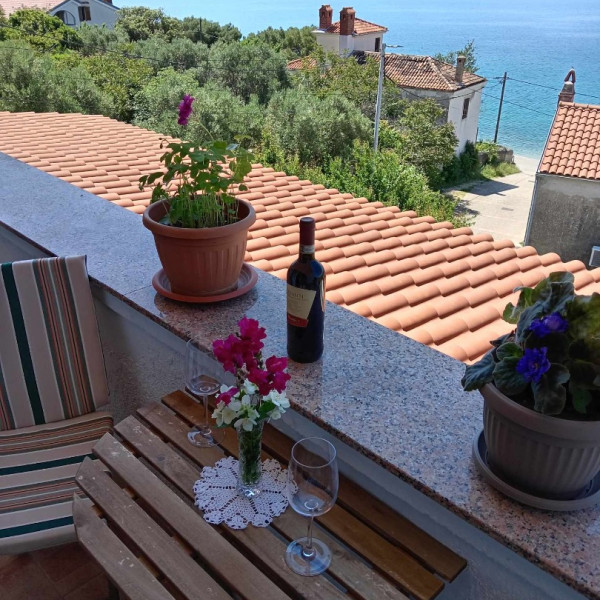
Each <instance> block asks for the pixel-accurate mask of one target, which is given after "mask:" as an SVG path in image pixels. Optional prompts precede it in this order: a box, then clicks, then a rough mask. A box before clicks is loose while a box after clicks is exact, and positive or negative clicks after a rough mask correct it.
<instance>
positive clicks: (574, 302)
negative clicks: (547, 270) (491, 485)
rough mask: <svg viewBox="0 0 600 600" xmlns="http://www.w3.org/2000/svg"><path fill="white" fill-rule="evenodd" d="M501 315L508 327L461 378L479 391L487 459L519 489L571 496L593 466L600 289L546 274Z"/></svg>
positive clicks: (598, 463) (599, 466)
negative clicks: (587, 289)
mask: <svg viewBox="0 0 600 600" xmlns="http://www.w3.org/2000/svg"><path fill="white" fill-rule="evenodd" d="M503 318H504V320H505V321H507V322H508V323H512V324H515V325H516V328H515V330H514V331H512V332H511V333H509V334H506V335H504V336H502V337H501V338H499V339H497V340H494V341H493V342H492V345H493V348H492V350H490V352H488V353H487V354H486V355H485V356H484V357H483V358H482V359H481V360H480V361H479V362H477V363H475V364H473V365H470V366H467V368H466V371H465V376H464V377H463V379H462V385H463V388H464V389H465V390H467V391H470V390H475V389H479V390H481V394H482V395H483V398H484V412H483V415H484V435H485V441H486V446H487V451H488V462H489V464H490V467H491V468H492V469H493V470H494V471H495V472H496V474H497V475H499V476H501V478H502V479H504V480H505V481H507V482H508V483H510V484H511V485H515V486H517V487H518V488H519V489H521V490H523V491H526V492H528V493H532V494H535V495H537V496H540V497H543V498H552V499H572V498H575V497H577V496H578V495H579V494H580V493H582V491H584V489H585V488H586V486H587V485H588V484H589V483H590V481H591V480H592V479H593V478H594V476H595V475H596V474H597V473H598V472H599V471H600V294H597V293H594V294H592V295H591V296H583V295H576V294H575V288H574V285H573V275H572V274H571V273H568V272H566V273H563V272H559V273H552V274H551V275H550V276H549V277H548V278H546V279H544V280H543V281H541V282H540V283H539V284H538V285H537V286H536V287H535V288H527V287H524V288H521V293H520V296H519V300H518V302H517V304H516V306H514V305H512V304H508V305H507V307H506V309H505V310H504V314H503Z"/></svg>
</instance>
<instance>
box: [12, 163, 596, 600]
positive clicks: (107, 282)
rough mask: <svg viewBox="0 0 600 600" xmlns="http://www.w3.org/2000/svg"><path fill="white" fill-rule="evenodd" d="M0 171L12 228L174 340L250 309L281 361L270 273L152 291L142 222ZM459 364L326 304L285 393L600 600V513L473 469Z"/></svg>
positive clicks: (19, 168) (277, 286)
mask: <svg viewBox="0 0 600 600" xmlns="http://www.w3.org/2000/svg"><path fill="white" fill-rule="evenodd" d="M0 172H2V173H3V177H0V223H2V224H3V226H4V227H7V228H8V229H11V230H13V231H16V232H19V233H20V235H22V236H23V237H24V238H26V239H31V240H34V241H35V243H36V244H37V245H38V246H39V247H41V248H44V249H47V250H48V251H50V252H51V253H54V254H62V255H65V254H76V253H85V254H87V255H88V268H89V272H90V275H91V276H92V277H93V278H94V279H96V280H97V281H99V282H100V283H101V285H103V286H105V287H106V289H108V290H109V291H110V292H111V293H113V294H114V295H116V296H117V297H119V298H121V299H123V300H124V301H125V302H127V303H128V304H130V305H131V306H133V307H135V308H136V309H137V310H139V311H141V312H142V313H144V314H146V315H147V316H148V317H149V318H151V319H153V320H155V321H156V322H158V323H160V324H161V325H163V326H164V327H166V328H167V329H169V330H170V331H172V332H173V333H175V334H176V335H179V336H181V337H187V336H194V337H197V338H198V339H200V340H204V341H206V342H207V344H208V342H210V340H212V339H214V338H216V337H224V336H226V335H228V334H229V333H230V332H232V331H233V330H234V329H235V327H236V323H237V321H238V320H239V319H240V318H241V317H242V316H243V315H244V314H246V315H248V316H250V317H253V318H256V319H258V320H259V321H260V322H261V324H262V325H264V326H265V327H266V329H267V333H268V339H267V347H266V352H267V353H273V354H279V355H285V325H284V324H285V315H284V310H285V296H284V293H285V285H284V283H283V282H282V281H280V280H278V279H276V278H275V277H273V276H271V275H268V274H264V273H260V274H259V281H258V285H257V286H256V288H254V289H253V290H252V291H251V292H249V293H248V294H247V295H245V296H243V297H242V298H239V299H236V300H230V301H227V302H223V303H221V304H218V305H184V304H179V303H177V302H172V301H170V300H166V299H164V298H162V297H160V296H158V295H157V294H156V293H155V292H154V290H153V289H152V288H151V287H150V285H149V282H150V280H151V278H152V275H153V273H154V272H155V271H156V270H157V269H158V268H159V266H160V265H159V263H158V259H157V257H156V253H155V251H154V245H153V241H152V237H151V235H150V233H149V232H147V231H146V230H145V229H144V228H143V226H142V223H141V220H140V219H139V217H138V216H137V215H133V214H129V213H127V212H126V211H123V210H122V209H120V208H119V207H116V206H111V205H109V204H108V203H106V202H104V201H103V200H101V199H99V198H97V197H95V196H93V195H91V194H87V193H85V192H82V191H81V190H79V189H77V188H74V187H72V186H70V185H69V184H67V183H64V182H62V181H60V180H57V179H55V178H53V177H51V176H49V175H46V174H44V173H42V172H40V171H38V170H36V169H34V168H32V167H29V166H27V165H24V164H22V163H19V162H18V161H15V160H13V159H9V158H7V157H5V156H3V155H0ZM6 173H10V174H11V175H13V176H11V177H7V176H6ZM49 198H52V202H51V203H50V202H49V201H48V199H49ZM40 207H44V209H43V211H42V210H40ZM463 369H464V367H463V365H462V364H461V363H458V362H457V361H455V360H453V359H451V358H449V357H447V356H445V355H442V354H440V353H438V352H436V351H434V350H431V349H429V348H427V347H425V346H422V345H421V344H418V343H417V342H414V341H412V340H410V339H408V338H405V337H403V336H401V335H399V334H397V333H395V332H393V331H390V330H388V329H386V328H384V327H381V326H380V325H377V324H375V323H372V322H370V321H368V320H367V319H363V318H362V317H359V316H357V315H355V314H353V313H351V312H349V311H346V310H344V309H343V308H340V307H337V306H335V305H332V304H328V306H327V313H326V350H325V354H324V356H323V358H322V359H321V361H319V362H318V363H315V364H312V365H297V364H292V365H291V367H290V372H291V374H292V381H291V382H290V385H289V395H290V397H291V400H292V401H293V404H294V408H295V409H296V410H298V411H300V412H301V413H303V414H305V415H306V416H308V417H309V418H310V419H312V420H313V421H315V422H317V423H318V424H320V425H321V426H322V427H324V428H326V429H327V430H329V431H331V432H332V433H334V434H335V435H337V436H338V437H339V438H340V439H343V440H344V441H346V442H348V443H350V444H351V445H353V446H354V447H355V448H357V449H358V450H360V451H361V452H363V453H364V454H366V455H368V456H370V457H372V458H373V459H374V460H376V461H377V462H379V463H381V464H382V465H384V466H385V467H386V468H388V469H389V470H391V471H392V472H394V473H396V474H397V475H398V476H399V477H400V478H402V479H403V480H405V481H407V482H409V483H410V484H411V485H413V486H414V487H415V488H417V489H418V490H420V491H421V492H423V493H424V494H426V495H427V496H429V497H431V498H433V499H435V500H437V501H438V502H440V503H441V504H443V505H444V506H446V507H447V508H449V509H450V510H452V511H453V512H455V513H457V514H458V515H460V516H462V517H463V518H465V519H466V520H467V521H469V522H470V523H472V524H473V525H475V526H476V527H478V528H480V529H481V530H483V531H485V532H487V533H489V534H490V535H492V536H493V537H494V538H496V539H497V540H499V541H501V542H502V543H504V544H505V545H507V546H509V547H510V548H512V549H513V550H515V551H517V552H519V553H521V554H522V555H524V556H525V557H526V558H528V559H529V560H530V561H532V562H533V563H535V564H538V565H539V566H540V567H541V568H542V569H544V570H546V571H548V572H550V573H552V574H553V575H554V576H556V577H558V578H559V579H561V580H563V581H565V582H566V583H568V584H569V585H571V586H573V587H575V588H576V589H578V590H580V591H581V592H583V593H584V594H586V595H587V596H589V597H591V598H598V599H600V559H599V558H598V557H599V556H600V507H598V508H595V509H588V510H584V511H579V512H575V513H548V512H544V511H539V510H534V509H529V508H526V507H523V506H521V505H519V504H517V503H515V502H513V501H511V500H508V499H506V498H505V497H503V496H502V495H500V494H499V493H498V492H496V491H495V490H493V489H492V488H491V487H490V486H489V485H488V484H487V483H486V482H485V481H484V480H483V479H482V478H481V477H480V476H479V475H478V474H477V473H476V471H475V467H474V464H473V462H472V460H471V444H472V441H473V438H474V436H475V435H476V434H477V433H478V432H479V431H480V430H481V428H482V420H481V405H482V400H481V398H480V396H479V395H478V394H466V393H464V392H463V391H462V390H461V388H460V383H459V381H460V378H461V376H462V373H463Z"/></svg>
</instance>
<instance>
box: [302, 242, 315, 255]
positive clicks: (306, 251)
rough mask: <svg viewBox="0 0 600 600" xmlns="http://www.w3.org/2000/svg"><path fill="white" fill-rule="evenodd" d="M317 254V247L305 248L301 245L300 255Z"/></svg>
mask: <svg viewBox="0 0 600 600" xmlns="http://www.w3.org/2000/svg"><path fill="white" fill-rule="evenodd" d="M314 253H315V245H314V244H313V245H312V246H303V245H302V244H301V245H300V254H314Z"/></svg>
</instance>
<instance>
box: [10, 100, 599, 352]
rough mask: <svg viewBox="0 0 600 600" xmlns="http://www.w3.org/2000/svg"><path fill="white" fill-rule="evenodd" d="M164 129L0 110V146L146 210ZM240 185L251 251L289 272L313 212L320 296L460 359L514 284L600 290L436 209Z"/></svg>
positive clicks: (482, 343)
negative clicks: (249, 211) (551, 279)
mask: <svg viewBox="0 0 600 600" xmlns="http://www.w3.org/2000/svg"><path fill="white" fill-rule="evenodd" d="M160 139H161V136H159V135H158V134H157V133H154V132H152V131H146V130H144V129H140V128H139V127H134V126H133V125H127V124H125V123H120V122H118V121H113V120H112V119H109V118H107V117H101V116H89V115H78V114H68V115H58V114H56V113H45V114H35V113H6V112H0V152H4V153H6V154H8V155H10V156H13V157H15V158H18V159H20V160H22V161H24V162H26V163H28V164H30V165H33V166H35V167H37V168H39V169H41V170H43V171H46V172H47V173H50V174H52V175H55V176H57V177H60V178H61V179H64V180H65V181H69V182H71V183H72V184H73V185H76V186H78V187H80V188H82V189H86V190H87V191H89V192H92V193H94V194H97V195H98V196H101V197H102V198H106V199H107V200H110V201H112V202H114V203H115V204H118V205H120V206H124V207H125V208H127V209H129V210H132V211H134V212H137V213H141V212H142V211H143V210H144V208H145V206H146V205H147V204H148V202H149V197H150V192H149V191H143V192H140V191H139V189H138V186H137V180H138V178H139V177H140V175H142V174H145V173H148V172H151V171H154V170H156V169H157V168H158V166H159V162H158V158H159V156H160V153H161V151H160V148H159V143H160ZM247 186H248V191H247V192H244V193H243V194H239V197H240V198H245V199H246V200H249V201H250V202H252V204H253V205H254V208H255V209H256V213H257V220H256V223H255V224H254V225H253V227H252V229H251V230H250V234H249V240H248V249H247V254H246V260H247V261H249V262H250V263H252V264H253V265H254V266H256V267H258V268H260V269H262V270H264V271H268V272H271V273H273V274H274V275H276V276H278V277H280V278H284V277H285V273H286V269H287V268H288V266H289V265H290V263H291V262H292V261H293V260H294V258H295V255H296V253H297V244H298V218H299V217H301V216H302V215H307V214H310V215H312V216H313V217H314V218H315V219H316V221H317V236H316V237H317V243H316V247H317V258H318V259H319V260H320V261H322V262H323V263H324V264H325V267H326V270H327V298H328V299H329V300H331V301H333V302H336V303H337V304H339V305H341V306H344V307H346V308H348V309H350V310H352V311H354V312H355V313H358V314H360V315H363V316H364V317H367V318H369V319H372V320H374V321H376V322H378V323H380V324H381V325H384V326H385V327H388V328H390V329H393V330H395V331H398V332H401V333H403V334H405V335H407V336H409V337H411V338H413V339H415V340H418V341H420V342H422V343H424V344H427V345H428V346H431V347H433V348H436V349H438V350H440V351H441V352H444V353H446V354H449V355H450V356H454V357H455V358H458V359H459V360H463V361H471V360H474V359H476V358H478V357H479V356H481V355H482V354H483V353H484V352H485V351H486V350H487V349H488V348H489V340H491V339H494V338H496V337H498V336H499V335H501V334H503V333H505V332H507V331H509V330H510V328H511V326H510V325H508V324H507V323H504V322H503V321H502V319H501V313H502V311H503V309H504V306H505V305H506V303H507V302H509V301H515V299H516V297H517V294H515V293H513V290H514V289H515V288H516V287H517V286H521V285H525V286H532V285H535V284H536V283H537V282H538V281H540V280H541V279H542V278H544V277H545V276H546V275H548V273H550V272H552V271H559V270H569V271H571V272H573V273H574V274H575V282H576V287H577V288H578V290H579V291H580V292H584V293H588V294H589V293H591V292H592V291H600V269H596V270H594V271H587V270H586V269H585V266H584V265H583V263H581V262H579V261H571V262H568V263H562V262H561V260H560V258H559V256H558V255H556V254H544V255H541V256H540V255H538V254H537V252H536V250H535V249H534V248H532V247H525V248H515V247H514V245H513V243H512V242H510V241H494V240H493V239H492V237H491V236H490V235H487V234H480V235H473V232H472V231H471V230H470V229H469V228H466V227H465V228H461V229H454V228H453V227H452V225H451V224H450V223H447V222H446V223H437V222H436V221H435V220H434V219H433V218H432V217H417V215H416V213H414V212H408V211H407V212H402V211H401V210H400V209H399V208H397V207H394V206H384V205H383V204H381V203H379V202H368V201H367V200H366V199H365V198H354V197H353V196H352V195H351V194H342V193H340V192H338V191H337V190H331V189H325V188H324V187H323V186H322V185H315V184H313V183H311V182H310V181H303V180H299V179H298V178H297V177H291V176H287V175H285V173H281V172H275V171H274V170H273V169H270V168H265V167H262V166H261V165H254V167H253V169H252V172H251V173H250V175H249V176H248V178H247Z"/></svg>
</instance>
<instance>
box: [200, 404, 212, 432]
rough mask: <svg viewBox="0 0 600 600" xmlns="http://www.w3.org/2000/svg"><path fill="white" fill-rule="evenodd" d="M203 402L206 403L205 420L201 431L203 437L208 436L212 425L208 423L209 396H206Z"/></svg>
mask: <svg viewBox="0 0 600 600" xmlns="http://www.w3.org/2000/svg"><path fill="white" fill-rule="evenodd" d="M202 402H203V403H204V419H203V423H202V425H200V428H199V430H200V432H201V433H202V434H203V435H206V434H208V433H210V425H209V423H208V396H207V395H206V394H204V395H203V396H202Z"/></svg>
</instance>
